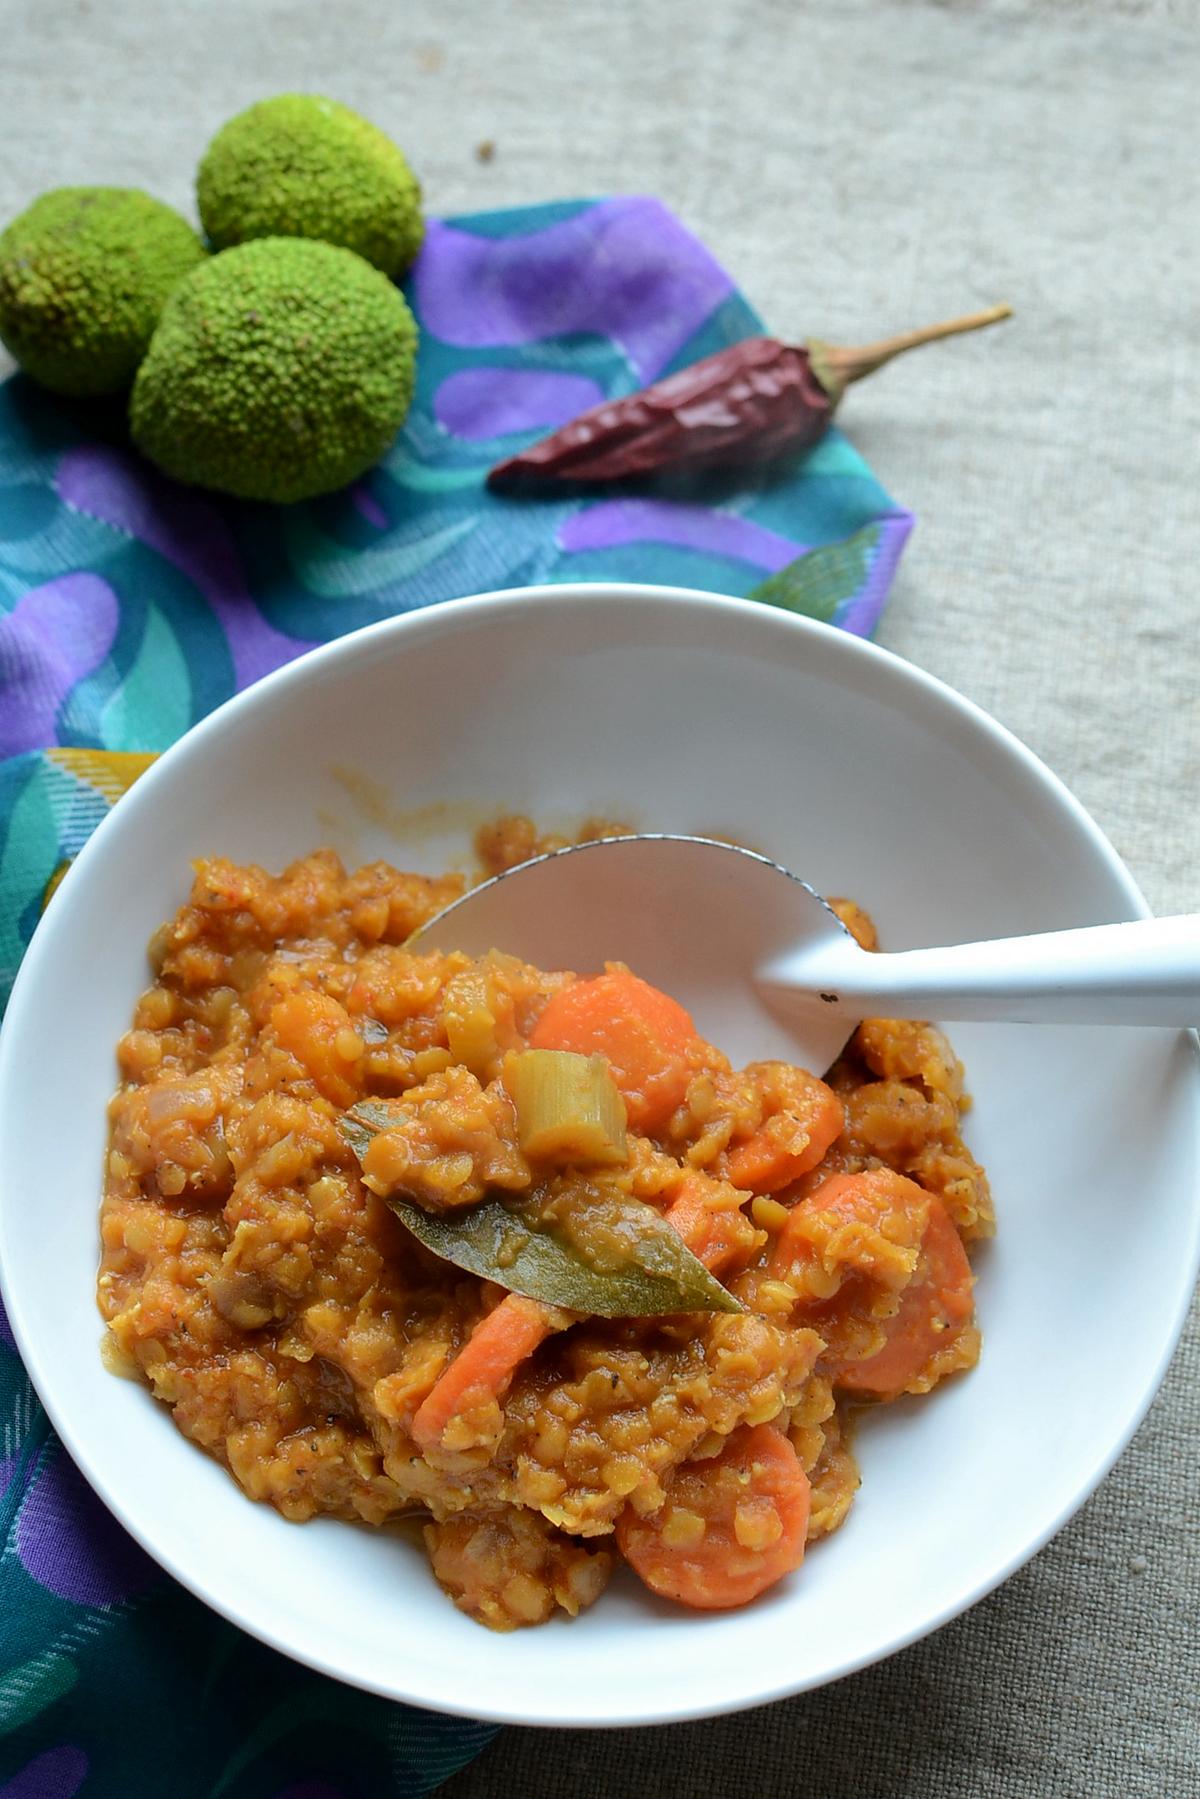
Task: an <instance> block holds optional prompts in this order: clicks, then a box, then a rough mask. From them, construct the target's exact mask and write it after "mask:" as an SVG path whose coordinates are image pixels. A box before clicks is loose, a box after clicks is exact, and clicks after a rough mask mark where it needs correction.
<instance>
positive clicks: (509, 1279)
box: [340, 1100, 743, 1318]
mask: <svg viewBox="0 0 1200 1799" xmlns="http://www.w3.org/2000/svg"><path fill="white" fill-rule="evenodd" d="M392 1118H393V1114H392V1112H391V1110H390V1108H389V1107H388V1105H387V1104H386V1102H377V1101H371V1100H364V1101H362V1102H361V1103H360V1104H359V1105H357V1106H354V1107H353V1108H352V1109H351V1110H350V1111H349V1112H346V1113H344V1114H343V1116H342V1118H341V1121H340V1129H341V1132H342V1135H343V1137H344V1138H345V1140H346V1142H347V1143H348V1144H349V1146H350V1148H351V1149H352V1150H353V1152H354V1154H355V1155H356V1156H357V1157H358V1159H359V1160H360V1161H361V1160H362V1158H363V1156H364V1155H365V1154H366V1151H367V1149H368V1147H369V1145H370V1143H371V1140H372V1138H373V1137H374V1136H375V1135H376V1133H377V1132H379V1131H381V1130H386V1128H387V1127H388V1125H389V1123H391V1122H392ZM566 1179H567V1177H564V1178H563V1181H562V1182H560V1202H559V1203H552V1204H550V1205H549V1206H546V1207H540V1206H536V1205H531V1204H528V1203H525V1202H523V1201H521V1200H512V1199H509V1200H501V1199H483V1200H481V1201H480V1202H479V1203H478V1204H477V1205H473V1206H464V1207H462V1208H460V1209H457V1210H455V1211H454V1212H446V1213H437V1212H428V1211H426V1210H425V1209H424V1208H423V1207H422V1206H419V1205H416V1204H414V1203H413V1201H412V1200H410V1199H406V1198H405V1197H404V1195H403V1194H401V1193H393V1194H391V1195H390V1196H388V1197H387V1199H386V1200H385V1202H384V1203H385V1204H386V1205H388V1206H389V1207H390V1208H391V1210H392V1211H393V1212H395V1214H396V1216H397V1217H398V1218H399V1219H400V1220H401V1222H402V1223H403V1224H404V1225H406V1226H407V1228H408V1229H409V1230H410V1231H411V1232H412V1234H413V1236H414V1237H416V1238H417V1240H418V1242H420V1243H423V1244H424V1245H425V1248H426V1249H428V1250H430V1251H432V1253H433V1254H434V1255H436V1256H440V1257H441V1258H442V1260H443V1261H446V1262H452V1263H453V1264H454V1266H455V1267H456V1268H464V1269H466V1270H467V1272H468V1273H470V1274H477V1275H479V1276H480V1278H481V1279H483V1280H490V1281H495V1282H496V1284H497V1285H498V1286H501V1287H506V1288H507V1289H508V1290H509V1292H511V1293H523V1294H524V1295H525V1296H526V1298H528V1299H538V1300H541V1301H542V1302H543V1303H544V1304H546V1305H555V1306H563V1307H565V1308H566V1309H567V1310H569V1311H573V1312H586V1313H589V1314H590V1315H592V1316H593V1317H596V1318H650V1317H666V1316H669V1315H670V1314H672V1313H677V1312H740V1311H741V1310H742V1309H743V1308H742V1306H741V1304H740V1303H739V1301H738V1300H736V1299H735V1298H734V1296H733V1294H732V1293H730V1292H729V1290H728V1289H727V1288H726V1287H723V1286H722V1285H721V1283H720V1281H719V1280H717V1279H716V1277H715V1276H714V1275H712V1274H710V1273H709V1271H708V1269H707V1268H706V1267H705V1266H704V1264H703V1262H701V1261H700V1260H699V1258H698V1257H697V1256H694V1255H693V1254H692V1252H691V1250H690V1249H689V1248H688V1247H687V1245H686V1243H685V1242H684V1241H683V1238H682V1237H681V1236H680V1235H679V1233H678V1232H677V1231H675V1230H673V1229H672V1227H671V1226H670V1225H669V1224H668V1223H667V1221H666V1219H665V1218H663V1217H662V1215H661V1214H660V1213H659V1212H656V1211H655V1209H654V1207H653V1206H650V1205H647V1204H646V1202H645V1201H644V1200H640V1199H636V1198H634V1197H633V1196H632V1195H629V1194H624V1193H621V1192H619V1191H618V1190H617V1189H615V1188H613V1187H612V1186H609V1187H607V1188H606V1189H605V1190H604V1192H603V1206H604V1210H605V1214H606V1216H605V1225H606V1241H607V1242H608V1243H609V1244H610V1245H611V1244H612V1243H613V1242H614V1241H619V1243H620V1250H621V1253H620V1254H619V1255H614V1254H612V1253H611V1252H610V1253H607V1254H604V1255H600V1256H598V1255H597V1254H596V1253H595V1252H594V1250H592V1249H590V1248H589V1245H588V1241H587V1235H586V1232H585V1231H583V1230H580V1229H579V1228H578V1225H579V1222H580V1209H579V1208H578V1207H576V1208H574V1215H572V1208H571V1207H569V1206H566V1205H564V1204H562V1203H561V1197H562V1195H564V1194H569V1193H570V1191H571V1189H570V1188H569V1187H568V1186H567V1185H566ZM575 1191H577V1192H579V1193H580V1194H581V1195H582V1196H583V1199H584V1201H585V1202H586V1199H587V1197H588V1193H589V1188H588V1186H587V1185H586V1184H582V1185H580V1186H579V1187H578V1188H576V1189H575ZM591 1191H592V1192H593V1193H594V1192H595V1189H594V1188H593V1189H591ZM573 1227H574V1228H573Z"/></svg>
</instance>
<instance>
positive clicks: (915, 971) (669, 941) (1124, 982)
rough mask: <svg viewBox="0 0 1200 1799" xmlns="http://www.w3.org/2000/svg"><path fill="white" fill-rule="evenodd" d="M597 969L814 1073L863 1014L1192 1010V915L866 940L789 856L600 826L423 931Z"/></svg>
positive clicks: (1181, 1013) (722, 1035)
mask: <svg viewBox="0 0 1200 1799" xmlns="http://www.w3.org/2000/svg"><path fill="white" fill-rule="evenodd" d="M417 942H418V943H419V944H420V945H421V946H422V947H424V948H428V949H441V950H449V949H459V950H465V951H466V952H467V953H468V954H469V955H484V954H486V953H487V951H488V950H490V949H498V950H503V951H506V952H507V953H508V954H510V955H514V956H519V957H521V959H522V960H523V961H527V962H532V963H535V964H536V965H537V966H539V967H543V968H553V969H573V970H575V971H576V972H578V973H580V974H590V973H597V972H599V970H600V969H601V968H602V967H603V966H604V964H605V963H606V962H610V961H622V962H625V963H627V964H628V965H629V967H631V968H632V969H633V970H634V972H635V973H636V974H639V975H641V976H642V978H643V979H644V980H647V981H650V982H651V983H652V985H654V986H656V987H661V988H662V989H663V990H664V992H666V993H669V994H671V996H672V997H673V998H675V999H677V1000H679V1002H680V1003H681V1004H682V1005H683V1006H685V1007H686V1008H687V1010H688V1011H689V1012H690V1013H691V1014H692V1017H693V1018H694V1019H695V1021H696V1024H697V1025H698V1027H699V1029H700V1031H701V1032H702V1034H703V1035H704V1036H706V1037H708V1038H710V1039H711V1041H713V1042H714V1043H717V1044H719V1045H720V1046H721V1048H722V1049H724V1051H725V1052H726V1054H727V1055H730V1056H732V1058H733V1059H734V1061H735V1062H736V1061H761V1060H764V1059H770V1058H779V1059H781V1060H789V1061H793V1062H800V1063H802V1064H803V1065H804V1066H805V1067H806V1068H809V1069H812V1070H813V1071H814V1072H816V1073H823V1072H824V1070H825V1069H827V1068H828V1067H829V1065H830V1063H831V1062H833V1061H834V1060H835V1058H836V1057H837V1055H838V1054H839V1052H840V1050H841V1049H842V1047H843V1045H844V1044H845V1042H846V1039H847V1038H848V1037H849V1035H850V1033H851V1031H852V1030H853V1029H854V1027H855V1025H856V1024H858V1023H859V1022H860V1021H861V1020H862V1019H864V1018H870V1017H876V1016H883V1017H889V1018H933V1019H945V1020H951V1019H953V1020H962V1019H982V1020H991V1021H995V1022H1005V1023H1031V1024H1039V1023H1051V1024H1166V1025H1180V1026H1190V1025H1193V1024H1195V1023H1196V1022H1197V1021H1198V1020H1200V919H1197V918H1195V917H1182V918H1145V919H1137V920H1134V921H1132V922H1130V923H1127V924H1112V925H1093V926H1085V927H1084V928H1082V929H1080V930H1074V931H1049V932H1044V933H1041V934H1039V935H1036V936H1032V937H1006V938H999V939H997V940H996V941H994V942H988V943H958V944H952V945H950V946H949V947H946V948H935V949H914V950H906V951H901V952H899V953H892V954H882V955H881V954H878V953H869V952H867V951H866V950H864V949H862V948H861V947H860V945H859V944H858V943H857V942H856V941H855V939H854V937H853V936H852V935H851V934H850V932H849V931H848V930H847V929H846V927H845V925H844V924H843V923H842V921H841V919H840V918H839V917H838V915H837V913H836V912H835V911H834V910H833V907H832V906H831V905H830V904H829V902H828V901H827V900H825V899H823V898H822V897H821V895H820V894H819V893H817V892H816V891H815V890H814V889H813V888H812V887H810V886H809V885H808V883H807V882H805V881H802V880H800V879H799V877H798V876H796V875H794V874H792V873H791V871H790V870H789V869H786V868H784V867H783V866H782V864H780V863H778V862H772V861H771V860H770V859H769V858H768V857H766V856H762V855H759V854H758V853H757V852H756V851H754V850H748V849H743V848H741V847H740V846H739V845H737V844H732V843H726V842H720V841H717V840H715V839H713V838H707V837H682V836H673V835H667V834H663V833H644V834H641V835H638V836H627V837H609V838H602V839H599V840H597V841H595V842H591V843H582V844H576V845H574V846H572V847H569V848H567V849H562V850H556V851H553V852H552V853H551V854H549V855H546V856H539V857H537V858H535V859H534V860H532V861H530V862H523V863H520V864H518V866H517V867H516V868H511V869H509V870H507V872H505V873H504V874H500V875H496V876H494V877H493V879H492V880H490V881H485V882H484V883H483V884H482V885H481V886H479V887H477V888H475V889H474V890H473V891H472V892H470V893H467V894H464V896H463V897H462V898H461V899H460V900H456V901H455V902H454V904H453V905H451V906H448V907H447V908H446V909H445V911H443V912H441V913H439V914H438V916H437V917H436V918H434V919H432V920H431V921H430V923H429V924H428V925H426V926H425V928H424V929H423V930H422V931H421V932H420V933H418V937H417Z"/></svg>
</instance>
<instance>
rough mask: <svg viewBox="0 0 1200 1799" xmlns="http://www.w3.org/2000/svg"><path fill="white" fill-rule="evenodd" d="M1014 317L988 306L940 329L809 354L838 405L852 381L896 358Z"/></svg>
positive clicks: (815, 347) (817, 346) (816, 347)
mask: <svg viewBox="0 0 1200 1799" xmlns="http://www.w3.org/2000/svg"><path fill="white" fill-rule="evenodd" d="M1011 317H1012V307H1011V306H1009V305H1007V304H1005V305H1001V306H988V307H985V309H984V310H983V311H982V312H967V313H964V314H963V315H962V317H961V318H957V319H945V320H943V321H942V323H941V324H939V325H923V326H921V328H920V329H919V330H917V331H902V332H900V333H899V335H898V336H896V337H885V338H882V339H881V340H880V342H879V343H876V344H862V345H859V346H858V347H857V348H850V347H844V346H839V345H837V344H826V343H820V342H817V341H814V342H811V343H810V344H809V345H808V351H809V356H810V359H811V362H812V366H813V369H814V370H815V372H816V376H817V379H818V380H819V381H820V383H821V386H822V387H823V388H824V389H825V391H826V393H827V394H828V395H829V397H830V399H831V400H833V401H834V402H835V403H836V402H837V401H838V400H840V399H841V397H842V394H843V392H844V391H845V389H846V388H847V387H849V386H850V384H851V382H852V381H861V380H862V378H863V376H864V375H872V374H874V372H875V370H876V369H878V368H882V367H883V365H884V363H885V362H890V361H891V360H892V358H893V356H902V355H903V354H904V352H905V350H915V349H916V348H917V347H918V345H920V344H932V343H937V342H938V341H939V340H940V339H941V338H943V337H957V336H958V335H959V334H960V332H963V331H982V330H983V329H984V327H985V326H986V325H998V324H999V323H1000V320H1001V319H1007V318H1011Z"/></svg>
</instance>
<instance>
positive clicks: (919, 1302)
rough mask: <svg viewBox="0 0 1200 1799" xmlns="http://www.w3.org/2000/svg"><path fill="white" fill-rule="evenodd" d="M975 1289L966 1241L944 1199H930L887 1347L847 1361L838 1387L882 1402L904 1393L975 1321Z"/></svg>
mask: <svg viewBox="0 0 1200 1799" xmlns="http://www.w3.org/2000/svg"><path fill="white" fill-rule="evenodd" d="M972 1284H973V1283H972V1276H971V1264H970V1263H969V1262H968V1261H967V1252H966V1250H965V1249H964V1248H963V1246H962V1239H961V1238H960V1236H959V1234H958V1232H957V1231H956V1230H955V1228H954V1224H953V1221H952V1219H951V1217H950V1214H949V1212H947V1210H946V1208H945V1206H944V1205H943V1204H942V1202H941V1200H940V1199H937V1198H936V1197H934V1196H933V1195H930V1203H929V1223H928V1224H927V1225H926V1227H925V1235H924V1237H923V1238H922V1239H921V1261H920V1264H919V1265H918V1268H917V1272H916V1274H915V1275H914V1276H913V1279H912V1280H911V1281H910V1282H909V1284H908V1286H907V1287H906V1288H905V1289H904V1297H903V1298H902V1299H901V1301H900V1310H899V1311H898V1312H897V1313H896V1315H895V1317H894V1318H893V1319H892V1320H891V1321H890V1323H889V1324H888V1334H887V1342H886V1343H885V1344H884V1346H883V1348H882V1349H881V1350H879V1351H878V1353H877V1354H876V1355H873V1356H869V1357H868V1358H867V1359H866V1361H862V1362H847V1363H844V1364H843V1365H842V1366H841V1367H840V1368H838V1369H837V1370H835V1373H834V1385H835V1386H837V1387H840V1388H841V1389H842V1391H843V1392H848V1393H869V1394H874V1396H875V1397H876V1398H878V1399H891V1398H894V1397H895V1396H896V1395H897V1394H899V1393H903V1392H904V1391H905V1389H906V1388H907V1387H908V1386H909V1384H910V1383H911V1382H912V1381H914V1380H916V1378H917V1377H918V1375H920V1374H921V1373H923V1371H924V1370H925V1369H926V1368H927V1367H928V1366H929V1363H930V1361H931V1360H932V1358H933V1356H934V1355H936V1353H937V1351H938V1350H939V1349H941V1348H942V1347H943V1345H944V1344H945V1343H946V1342H947V1341H948V1340H949V1338H950V1337H951V1335H952V1334H953V1333H954V1332H956V1331H958V1330H961V1328H962V1326H963V1325H964V1324H966V1323H967V1322H968V1321H969V1319H970V1317H971V1313H972V1312H973V1310H974V1307H975V1301H974V1298H973V1295H972Z"/></svg>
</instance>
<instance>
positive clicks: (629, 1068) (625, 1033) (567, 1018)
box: [529, 963, 696, 1132]
mask: <svg viewBox="0 0 1200 1799" xmlns="http://www.w3.org/2000/svg"><path fill="white" fill-rule="evenodd" d="M529 1042H530V1046H531V1048H533V1049H568V1050H573V1051H574V1052H575V1054H576V1055H580V1056H603V1057H604V1058H605V1060H606V1061H607V1062H608V1065H609V1067H610V1068H611V1069H612V1075H613V1079H614V1080H615V1081H616V1083H617V1086H618V1087H619V1088H620V1090H621V1094H622V1097H623V1098H624V1100H625V1106H626V1110H627V1112H628V1114H629V1123H630V1127H631V1128H632V1129H633V1130H635V1131H639V1132H654V1131H657V1130H661V1129H662V1127H663V1125H665V1124H666V1122H667V1120H668V1118H669V1117H670V1116H671V1113H672V1112H673V1111H674V1110H675V1108H676V1107H677V1106H678V1105H681V1104H682V1102H683V1099H684V1097H685V1095H686V1093H687V1089H688V1082H689V1081H690V1080H691V1077H692V1065H691V1059H690V1054H689V1052H690V1051H691V1050H692V1048H693V1046H694V1044H695V1042H696V1027H695V1025H694V1024H693V1023H692V1020H691V1017H690V1016H689V1014H688V1013H687V1012H685V1011H684V1009H683V1007H682V1006H681V1005H680V1004H679V1003H678V1001H676V1000H673V999H672V998H671V997H670V995H669V994H666V993H662V992H660V991H659V989H658V988H657V987H651V986H650V984H649V982H647V981H643V980H641V979H640V978H639V977H638V976H637V975H635V974H631V973H630V971H629V970H628V969H627V968H622V967H620V966H619V965H617V964H615V963H610V964H609V966H608V967H607V968H606V969H605V971H604V973H603V974H601V975H596V976H595V977H594V978H593V979H591V980H585V981H573V982H572V983H571V985H570V986H569V987H563V988H562V989H561V990H560V991H559V992H558V993H556V994H555V995H554V997H553V999H551V1001H550V1003H549V1005H548V1006H547V1007H546V1009H545V1011H544V1012H543V1013H542V1015H541V1017H540V1018H539V1019H538V1021H537V1024H536V1025H535V1026H534V1029H533V1033H532V1035H531V1036H530V1039H529Z"/></svg>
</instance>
